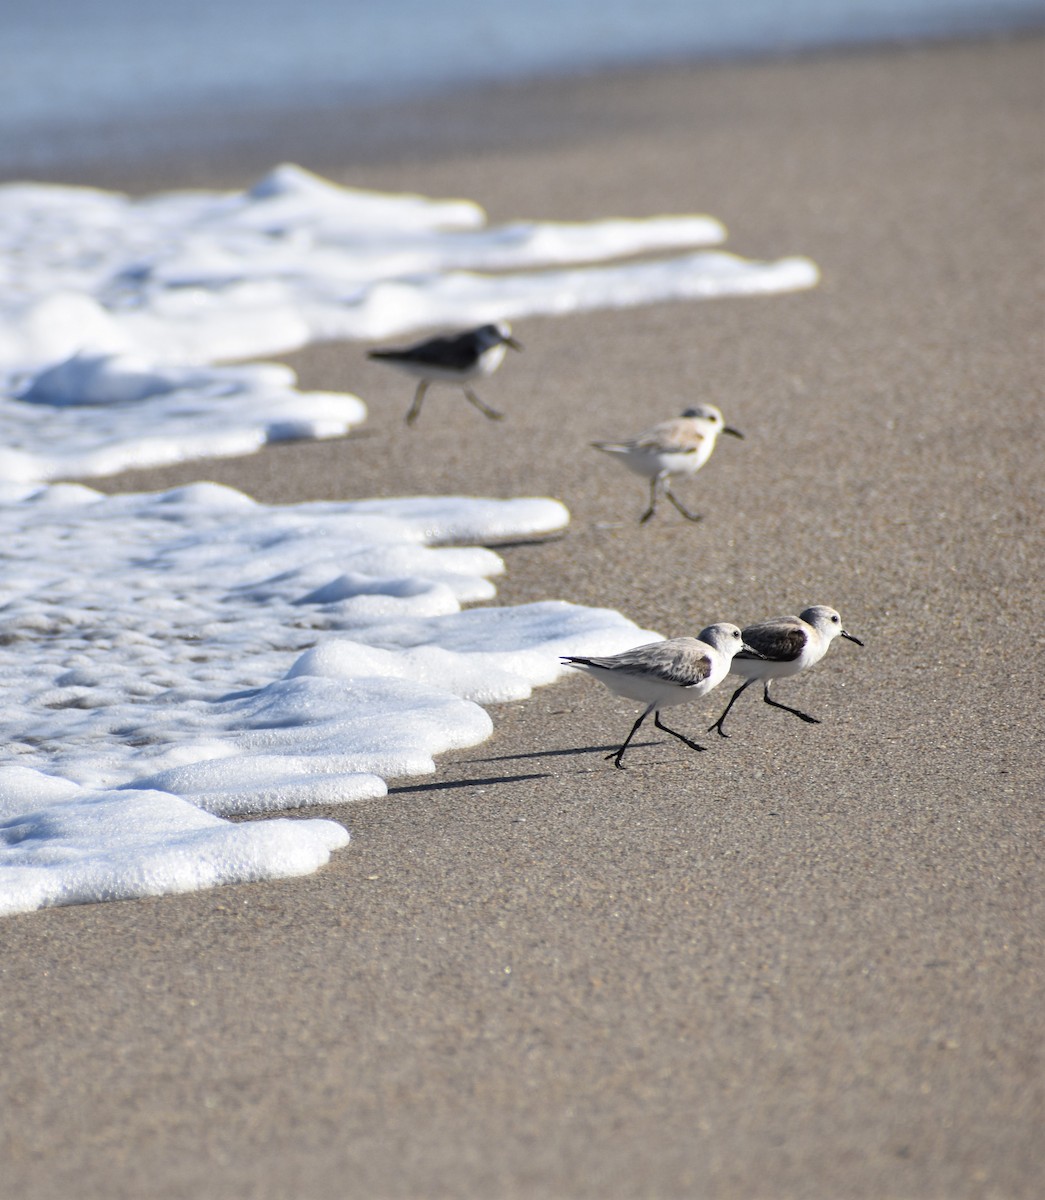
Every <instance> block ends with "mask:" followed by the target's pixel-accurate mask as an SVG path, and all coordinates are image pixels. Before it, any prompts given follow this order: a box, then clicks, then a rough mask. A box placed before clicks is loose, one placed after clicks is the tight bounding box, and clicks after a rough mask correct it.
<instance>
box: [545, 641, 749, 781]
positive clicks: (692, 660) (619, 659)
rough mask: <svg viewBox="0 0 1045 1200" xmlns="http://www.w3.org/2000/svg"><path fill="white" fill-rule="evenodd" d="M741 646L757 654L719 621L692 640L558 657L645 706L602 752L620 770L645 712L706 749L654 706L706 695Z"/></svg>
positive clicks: (656, 722)
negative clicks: (613, 746) (617, 744)
mask: <svg viewBox="0 0 1045 1200" xmlns="http://www.w3.org/2000/svg"><path fill="white" fill-rule="evenodd" d="M741 650H746V651H748V652H749V653H751V654H755V655H757V654H758V651H757V650H754V649H753V648H752V647H750V646H745V644H744V640H743V635H742V634H741V632H740V629H739V628H738V627H737V626H736V625H730V624H728V623H727V622H725V621H720V622H719V623H718V624H716V625H709V626H708V627H707V628H706V629H702V630H701V631H700V634H699V635H698V636H697V637H695V638H692V637H680V638H671V639H670V640H668V641H666V642H651V643H650V644H648V645H645V646H636V647H635V648H634V649H632V650H625V651H624V652H623V653H622V654H611V655H608V656H607V657H605V658H582V657H579V656H574V655H565V656H563V659H562V661H563V662H564V663H566V664H567V665H569V666H571V667H576V668H577V669H578V670H579V671H584V672H585V674H587V675H591V676H592V677H593V678H594V679H597V680H598V681H599V682H600V683H603V684H605V685H606V687H608V688H609V689H610V691H611V692H614V693H616V695H618V696H627V698H628V699H629V700H638V701H640V702H641V703H643V704H645V705H646V707H645V708H644V709H643V711H642V714H641V716H640V717H639V719H638V720H637V721H636V722H635V724H634V725H633V726H632V727H631V733H629V734H628V736H627V737H626V738H625V739H624V745H623V746H621V748H620V749H619V750H615V751H614V752H613V753H612V754H607V755H606V758H607V759H611V758H612V759H613V765H614V766H615V767H616V768H617V769H618V770H619V771H623V770H624V764H623V763H622V762H621V759H623V757H624V751H625V750H627V748H628V746H629V744H630V742H631V739H632V738H633V737H634V736H635V734H636V733H638V730H639V726H640V725H641V724H642V722H643V721H645V719H646V718H647V717H648V716H649V715H650V713H653V723H654V725H656V727H657V728H658V729H663V730H664V732H665V733H670V734H671V736H672V737H675V738H678V740H679V741H680V742H684V743H685V744H686V745H687V746H689V748H690V749H691V750H704V749H706V747H704V746H699V745H697V743H696V742H691V741H690V740H689V738H688V737H683V735H682V734H681V733H679V732H677V731H676V730H674V729H669V728H668V727H667V725H665V724H664V722H663V721H662V720H661V719H660V710H661V709H662V708H671V707H673V706H674V705H676V704H686V703H688V702H689V701H690V700H699V699H700V697H701V696H706V695H707V694H708V692H710V691H711V689H712V688H713V687H715V685H716V684H718V683H720V682H721V681H722V680H723V679H725V677H726V676H727V675H728V674H729V664H730V661H731V660H732V658H733V656H734V655H735V654H737V653H738V652H740V651H741Z"/></svg>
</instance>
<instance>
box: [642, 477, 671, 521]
mask: <svg viewBox="0 0 1045 1200" xmlns="http://www.w3.org/2000/svg"><path fill="white" fill-rule="evenodd" d="M664 478H665V477H664V475H663V473H661V474H660V475H654V476H653V478H652V479H651V480H650V481H649V508H647V509H646V511H645V512H644V513H643V514H642V516H641V517H639V524H640V525H645V524H646V522H647V521H648V520H649V519H650V517H652V516H653V514H654V513H655V512H656V511H657V500H658V499H659V497H660V489H661V485H662V484H663V482H664Z"/></svg>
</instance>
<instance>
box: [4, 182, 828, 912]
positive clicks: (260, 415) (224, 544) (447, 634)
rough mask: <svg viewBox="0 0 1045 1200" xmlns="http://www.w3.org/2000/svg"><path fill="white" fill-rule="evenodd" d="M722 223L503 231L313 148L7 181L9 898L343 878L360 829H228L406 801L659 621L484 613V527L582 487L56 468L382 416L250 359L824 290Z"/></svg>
mask: <svg viewBox="0 0 1045 1200" xmlns="http://www.w3.org/2000/svg"><path fill="white" fill-rule="evenodd" d="M724 237H725V231H724V229H723V228H722V226H721V225H720V224H719V223H718V222H717V221H715V220H714V219H712V218H710V217H704V216H665V217H657V218H650V219H646V220H624V219H614V220H605V221H596V222H590V223H588V224H561V223H552V222H541V223H534V222H519V223H516V224H512V225H505V226H501V227H497V228H489V227H487V225H486V223H485V216H484V214H483V212H482V210H481V209H479V208H478V207H477V206H476V205H475V204H472V203H471V202H469V201H466V200H452V201H437V200H430V199H426V198H424V197H420V196H388V195H378V194H374V193H369V192H359V191H353V190H351V189H348V188H341V187H337V186H335V185H334V184H331V183H328V182H326V181H325V180H322V179H319V178H317V177H316V176H313V175H310V174H308V173H307V172H305V171H302V170H300V169H299V168H296V167H289V166H287V167H281V168H278V169H277V170H275V171H273V172H272V173H271V174H270V175H268V176H267V177H266V178H264V179H263V180H261V181H260V182H259V183H258V184H257V185H255V186H254V187H253V188H251V189H249V190H248V191H246V192H243V193H232V194H224V193H222V194H219V193H211V192H193V193H173V194H169V195H158V196H150V197H145V198H142V199H130V198H128V197H125V196H121V195H116V194H112V193H107V192H101V191H94V190H90V189H83V188H72V187H51V186H47V187H44V186H37V185H33V184H12V185H8V186H6V187H0V730H2V731H3V739H2V744H0V913H3V912H7V913H10V912H20V911H26V910H29V909H33V908H38V907H41V906H45V905H52V904H64V903H74V902H82V901H88V900H102V899H113V898H119V897H129V896H141V895H151V894H159V893H164V892H176V891H184V890H187V889H194V888H199V887H206V886H211V885H214V884H219V883H229V882H235V881H242V880H256V879H265V878H274V877H278V876H287V875H295V874H302V873H306V872H309V871H313V870H315V869H316V868H317V867H318V866H320V865H322V863H324V862H325V861H327V858H328V856H329V855H330V853H331V852H332V851H333V850H335V849H337V848H338V847H340V846H343V845H344V844H345V843H346V842H347V840H348V833H347V830H346V829H345V828H344V826H343V825H342V824H340V823H339V822H335V821H330V820H319V819H301V818H298V819H294V820H289V819H287V818H275V819H268V820H263V821H237V822H233V821H230V820H229V819H228V818H229V817H231V816H243V815H246V814H258V813H273V812H279V811H282V810H291V809H294V810H297V809H302V808H308V807H310V806H311V807H315V806H317V805H335V804H343V803H345V802H348V801H355V800H361V799H364V798H367V797H373V796H379V795H382V794H384V792H385V789H386V785H385V780H386V779H388V778H392V777H396V776H411V775H418V774H424V773H426V772H431V771H433V770H434V769H435V767H434V756H435V755H438V754H440V753H442V752H444V751H446V750H449V749H452V748H456V747H462V746H469V745H474V744H475V743H477V742H480V741H482V740H483V739H484V738H486V737H488V736H489V734H490V732H491V723H490V717H489V715H488V714H487V712H486V711H485V709H484V708H483V707H482V705H484V704H492V703H495V702H498V701H506V700H513V699H519V698H523V697H526V696H527V695H529V692H530V689H531V688H532V687H534V686H536V685H538V684H544V683H549V682H551V681H552V680H554V679H555V678H557V677H558V675H559V674H560V664H559V655H560V654H567V653H568V654H589V653H613V652H615V651H617V650H621V649H625V648H627V647H628V646H632V645H635V644H636V643H637V642H641V641H647V640H650V639H651V638H653V637H655V636H657V635H655V634H652V633H650V632H648V631H646V630H640V629H638V628H636V626H635V625H633V624H632V623H631V622H630V621H628V620H626V619H625V618H624V617H623V616H621V615H620V614H619V613H615V612H609V611H604V610H596V609H589V608H582V607H578V606H575V605H571V604H567V603H563V602H553V601H548V602H544V603H540V604H531V605H525V606H522V607H519V608H496V607H489V606H485V607H484V606H483V605H484V603H486V602H489V601H490V600H492V599H493V598H494V596H495V590H494V585H493V583H492V582H491V581H492V580H493V579H494V578H496V576H497V575H498V574H499V573H500V572H501V570H502V569H503V564H502V562H501V559H500V558H499V557H498V556H497V555H496V554H495V553H493V552H492V551H491V550H489V549H486V548H483V546H482V545H477V544H476V543H486V544H489V543H490V542H496V541H498V540H503V539H510V538H518V537H532V536H540V535H544V534H548V533H550V532H553V531H556V530H559V529H561V528H562V527H563V526H564V525H565V524H566V523H567V521H568V519H569V518H568V514H567V512H566V510H565V509H564V508H563V507H562V505H561V504H559V503H558V502H557V501H554V500H547V499H536V500H503V501H493V500H478V499H466V498H453V497H451V498H442V499H425V498H420V499H412V500H388V501H357V502H353V503H337V504H335V503H324V504H318V503H317V504H304V505H296V506H283V507H268V506H264V505H260V504H256V503H255V502H254V501H253V500H252V499H250V498H249V497H248V496H245V495H243V494H241V493H239V492H235V491H232V490H230V489H228V488H223V487H219V486H217V485H214V484H196V485H193V486H191V487H187V488H182V489H178V490H176V491H172V492H166V493H161V494H157V495H127V496H113V497H106V496H103V495H101V494H100V493H97V492H95V491H93V490H92V489H90V488H87V487H85V486H83V485H81V484H77V483H65V484H61V483H53V482H50V483H49V482H48V481H54V480H57V479H62V478H66V479H69V478H77V479H82V478H87V477H90V476H92V475H104V474H111V473H114V472H116V471H119V470H121V469H123V468H125V467H131V466H138V467H143V466H150V465H157V464H162V463H171V462H175V461H179V460H183V459H190V458H199V457H203V456H205V455H228V454H242V453H245V452H249V451H252V450H255V449H257V448H258V447H259V446H261V445H262V444H264V443H265V442H268V441H275V440H280V439H286V438H321V437H334V436H338V435H341V434H343V433H344V432H345V431H346V430H348V429H350V428H351V427H352V426H354V425H356V424H358V423H359V422H361V421H363V420H364V419H365V417H366V408H365V406H364V404H363V402H362V401H361V400H359V399H358V398H357V397H355V396H351V395H341V394H330V393H306V392H301V391H299V390H298V388H297V386H296V380H295V377H294V375H293V373H292V372H291V371H290V370H289V369H288V368H286V367H284V366H280V365H276V364H266V363H256V362H255V363H250V364H247V365H235V364H234V363H233V362H232V360H236V359H241V358H247V357H257V356H260V355H265V354H273V353H278V352H281V351H286V350H289V349H291V348H294V347H298V346H302V345H304V344H306V343H308V342H310V341H314V340H317V339H323V338H326V339H330V338H348V339H378V338H382V339H383V338H390V337H400V336H403V335H406V334H409V333H411V332H413V331H418V330H421V329H429V328H432V327H455V328H462V327H467V326H469V325H473V324H478V323H481V322H486V321H492V320H500V319H504V318H508V319H512V318H520V317H526V316H529V315H534V314H555V313H570V312H575V311H579V310H582V309H591V308H598V307H613V306H623V305H636V304H645V303H650V302H653V301H660V300H665V299H684V298H710V297H715V296H727V295H731V296H732V295H740V294H745V293H770V292H781V291H790V290H793V289H795V288H803V287H810V286H812V285H813V284H815V282H816V279H817V270H816V267H815V266H814V264H813V263H811V262H810V261H809V260H808V259H804V258H785V259H780V260H779V261H776V262H771V263H759V262H749V261H746V260H744V259H741V258H738V257H737V256H735V255H732V254H727V253H724V252H722V251H720V250H707V249H695V248H696V247H706V246H711V245H715V244H718V243H720V242H721V241H722V240H723V238H724ZM466 605H471V606H473V607H470V608H466V607H465V606H466ZM476 606H478V607H476Z"/></svg>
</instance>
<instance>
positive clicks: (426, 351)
mask: <svg viewBox="0 0 1045 1200" xmlns="http://www.w3.org/2000/svg"><path fill="white" fill-rule="evenodd" d="M369 357H370V358H378V359H381V358H383V359H386V360H388V361H389V362H406V363H414V364H416V365H418V366H426V367H440V368H442V369H444V370H448V371H467V370H469V369H470V368H471V367H474V366H475V363H476V360H477V359H478V357H479V352H478V348H477V346H476V341H475V335H474V333H471V332H469V333H459V334H457V335H456V336H454V337H435V338H430V339H429V340H428V341H427V342H419V343H418V344H417V345H416V346H408V347H406V348H405V349H402V350H372V351H371V352H370V355H369Z"/></svg>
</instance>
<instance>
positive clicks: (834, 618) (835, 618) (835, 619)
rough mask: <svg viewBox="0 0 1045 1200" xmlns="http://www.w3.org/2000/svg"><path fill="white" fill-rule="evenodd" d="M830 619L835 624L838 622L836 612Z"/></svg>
mask: <svg viewBox="0 0 1045 1200" xmlns="http://www.w3.org/2000/svg"><path fill="white" fill-rule="evenodd" d="M831 620H832V621H834V623H835V624H836V625H837V624H838V615H837V614H835V616H833V617H832V618H831Z"/></svg>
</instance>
